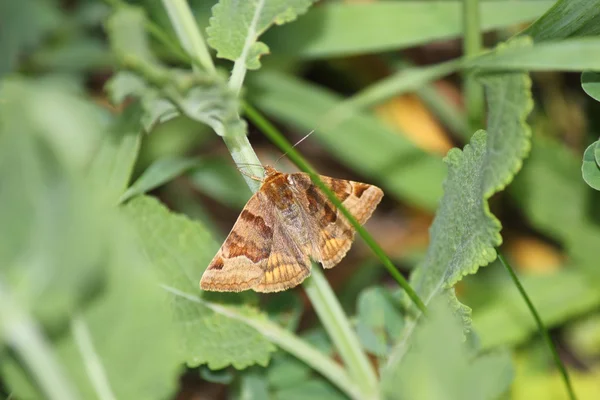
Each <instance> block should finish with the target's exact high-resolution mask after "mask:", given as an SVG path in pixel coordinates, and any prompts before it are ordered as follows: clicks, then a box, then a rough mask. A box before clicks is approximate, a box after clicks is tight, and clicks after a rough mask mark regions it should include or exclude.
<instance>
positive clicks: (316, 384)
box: [273, 379, 347, 400]
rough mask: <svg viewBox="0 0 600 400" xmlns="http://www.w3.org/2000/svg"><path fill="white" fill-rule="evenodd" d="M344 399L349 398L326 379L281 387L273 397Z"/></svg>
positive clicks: (278, 399)
mask: <svg viewBox="0 0 600 400" xmlns="http://www.w3.org/2000/svg"><path fill="white" fill-rule="evenodd" d="M307 398H310V399H314V400H344V399H347V397H346V396H344V395H343V394H342V393H341V392H339V391H338V390H336V388H335V387H333V386H331V385H330V384H328V383H327V382H326V381H323V380H317V379H309V380H305V381H303V382H301V383H300V384H298V385H297V386H294V387H291V388H286V389H281V390H278V391H276V392H274V393H273V399H276V400H303V399H307Z"/></svg>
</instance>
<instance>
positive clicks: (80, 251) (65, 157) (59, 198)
mask: <svg viewBox="0 0 600 400" xmlns="http://www.w3.org/2000/svg"><path fill="white" fill-rule="evenodd" d="M0 98H3V99H5V100H6V101H5V102H4V104H3V106H2V107H0V132H1V135H0V141H1V142H2V143H1V144H0V153H1V154H0V204H2V207H0V230H1V231H2V232H1V234H2V237H3V240H1V241H0V281H2V282H3V284H4V285H8V287H9V288H10V289H9V290H11V291H12V292H13V295H14V297H15V298H16V299H17V301H18V302H19V304H20V307H22V308H23V309H25V310H28V311H33V313H34V315H35V316H36V317H38V318H40V319H41V320H42V322H44V323H48V324H52V325H55V326H58V325H59V324H60V323H62V322H63V321H64V319H65V318H66V316H68V315H69V313H70V312H72V311H73V310H74V309H76V308H77V307H78V306H79V304H80V303H81V302H82V301H83V300H84V299H85V298H87V297H88V296H89V294H90V293H91V292H93V291H94V289H95V287H96V286H97V283H98V281H99V280H100V278H101V271H100V270H99V266H100V265H101V264H100V263H101V262H102V261H103V259H104V255H103V253H104V252H105V247H106V240H105V237H104V236H103V232H104V228H105V226H104V225H103V222H104V218H105V211H106V210H105V209H103V208H101V207H100V206H99V205H98V204H97V201H95V198H94V193H91V192H88V191H86V188H87V186H86V184H85V181H84V178H83V164H84V163H85V160H86V159H87V156H88V155H87V154H85V153H86V152H88V151H89V150H88V149H91V148H92V146H93V145H94V144H95V142H96V141H97V137H98V136H99V135H100V134H101V132H102V128H101V126H100V125H99V124H98V121H95V119H96V118H97V117H98V115H97V114H96V112H95V111H96V110H95V109H94V108H93V107H92V105H91V104H90V103H89V102H88V101H86V100H85V99H83V98H82V99H80V98H78V97H77V96H75V95H74V94H72V93H70V90H69V88H68V87H65V86H60V85H59V84H58V83H53V84H51V85H50V84H48V82H43V81H26V80H16V79H12V80H4V81H3V85H2V87H1V88H0ZM43 102H45V105H44V103H43ZM53 113H55V114H53ZM70 135H77V137H76V138H75V137H71V136H70ZM69 139H72V142H68V140H69ZM65 140H67V143H64V142H63V141H65ZM70 146H72V148H71V147H70ZM77 150H81V151H82V152H83V153H84V154H76V153H75V152H76V151H77Z"/></svg>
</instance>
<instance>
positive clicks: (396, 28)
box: [265, 1, 554, 58]
mask: <svg viewBox="0 0 600 400" xmlns="http://www.w3.org/2000/svg"><path fill="white" fill-rule="evenodd" d="M553 3H554V2H553V1H519V2H514V3H511V5H510V7H508V6H507V4H506V3H504V2H502V1H490V2H487V1H482V2H481V3H480V12H481V29H482V30H483V31H489V30H493V29H498V28H501V27H505V26H509V25H513V24H521V23H524V22H528V21H531V20H533V19H534V18H536V17H538V16H539V15H541V14H542V13H543V12H544V11H546V10H547V9H548V8H549V7H550V6H551V5H552V4H553ZM462 7H463V5H462V3H461V2H459V1H427V2H423V1H401V2H392V1H381V2H369V3H363V4H361V3H356V4H350V3H344V2H334V3H327V4H322V5H321V6H320V7H315V8H314V9H312V10H311V11H310V12H308V13H307V14H306V16H304V17H303V18H301V19H300V20H299V21H297V22H296V23H294V24H290V25H289V26H284V27H281V28H274V29H272V30H271V31H270V32H268V33H267V34H266V35H265V41H266V42H267V43H268V44H269V46H270V47H271V48H272V51H273V53H274V54H284V55H286V56H291V57H306V58H325V57H339V56H348V55H353V54H364V53H373V52H382V51H390V50H399V49H402V48H407V47H412V46H416V45H420V44H426V43H431V42H433V41H435V40H440V39H448V38H452V37H458V36H460V35H461V34H462V31H463V20H462ZM356 21H360V24H357V23H356Z"/></svg>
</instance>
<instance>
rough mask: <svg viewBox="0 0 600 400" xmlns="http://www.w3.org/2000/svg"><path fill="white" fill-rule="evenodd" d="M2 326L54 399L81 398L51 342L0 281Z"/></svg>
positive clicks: (15, 349) (50, 396)
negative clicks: (57, 357)
mask: <svg viewBox="0 0 600 400" xmlns="http://www.w3.org/2000/svg"><path fill="white" fill-rule="evenodd" d="M0 328H1V329H2V330H3V332H2V336H4V337H5V339H6V341H7V343H8V345H9V346H10V347H12V348H13V349H14V351H15V352H16V353H17V355H18V356H19V358H20V359H21V360H22V362H23V363H24V364H25V366H26V368H27V369H28V370H29V371H30V372H31V374H32V375H33V377H34V378H35V380H36V382H37V383H38V384H39V386H40V388H41V389H42V391H43V392H44V394H45V395H46V396H47V398H48V399H51V400H74V399H78V398H79V396H78V395H76V392H75V391H74V389H73V387H72V386H71V384H70V382H69V381H68V380H67V378H66V376H65V375H64V371H63V367H62V365H61V364H60V363H59V362H58V361H57V360H56V357H55V355H54V352H53V351H52V348H51V345H50V343H48V341H47V340H46V337H45V336H44V335H43V333H42V332H41V330H40V327H39V326H38V325H37V323H36V321H35V320H34V319H33V318H31V317H30V316H29V314H28V313H27V312H26V311H25V310H23V309H22V308H21V307H20V306H19V303H18V302H17V301H16V300H15V299H14V298H13V296H12V295H11V293H10V292H8V290H7V289H6V288H5V287H4V286H3V285H2V282H0Z"/></svg>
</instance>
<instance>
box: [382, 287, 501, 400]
mask: <svg viewBox="0 0 600 400" xmlns="http://www.w3.org/2000/svg"><path fill="white" fill-rule="evenodd" d="M430 304H431V307H430V308H429V309H430V311H431V313H430V314H429V315H428V318H426V319H423V320H422V321H421V323H420V324H419V325H418V326H417V327H416V330H415V333H414V334H413V335H414V342H413V346H412V347H411V349H410V350H409V351H408V354H407V355H406V357H405V359H404V361H403V363H402V365H400V366H399V368H398V371H397V373H396V374H395V375H394V376H388V377H384V378H383V380H382V382H381V385H382V390H383V393H384V396H385V398H386V399H411V400H420V399H427V400H435V399H439V400H442V399H443V400H481V399H497V398H498V397H499V396H500V395H502V394H503V393H504V392H506V391H507V390H508V388H509V385H510V382H511V381H512V378H513V376H512V375H513V373H512V365H511V359H510V356H509V355H508V354H507V353H490V354H486V355H483V356H479V357H475V356H476V354H475V353H474V351H473V350H472V349H471V348H470V347H469V345H468V344H467V343H466V342H465V341H464V340H463V327H462V325H461V323H460V321H458V320H457V319H456V317H455V316H454V315H453V313H452V310H451V308H450V307H449V306H448V304H447V303H446V299H445V298H444V297H438V298H437V299H436V300H434V301H432V302H431V303H430Z"/></svg>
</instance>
